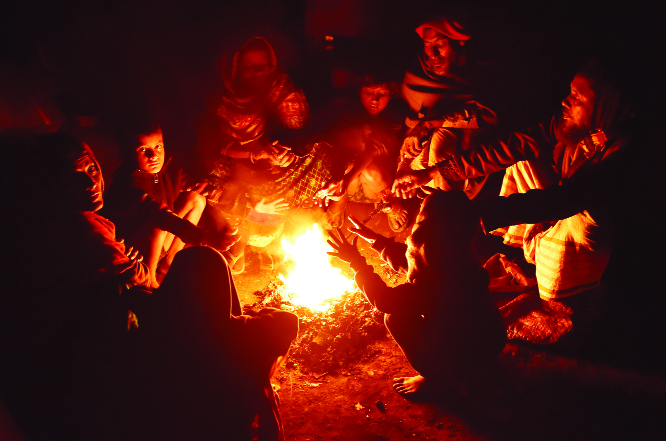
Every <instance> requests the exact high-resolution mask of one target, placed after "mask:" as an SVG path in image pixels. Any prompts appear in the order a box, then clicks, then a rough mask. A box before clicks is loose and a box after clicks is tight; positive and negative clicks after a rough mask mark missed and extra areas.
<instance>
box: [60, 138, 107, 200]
mask: <svg viewBox="0 0 666 441" xmlns="http://www.w3.org/2000/svg"><path fill="white" fill-rule="evenodd" d="M103 190H104V180H103V178H102V171H101V170H100V169H99V167H98V166H97V162H96V161H95V157H94V156H92V153H91V152H90V151H86V152H82V154H81V156H80V157H79V158H78V159H76V160H75V161H74V163H73V164H72V169H71V171H70V172H69V173H67V174H66V175H65V176H64V179H63V188H62V191H63V194H64V195H66V199H67V201H68V203H69V204H70V206H71V207H72V208H73V209H74V210H76V211H97V210H99V209H100V208H102V205H103V204H104V201H103V199H102V191H103Z"/></svg>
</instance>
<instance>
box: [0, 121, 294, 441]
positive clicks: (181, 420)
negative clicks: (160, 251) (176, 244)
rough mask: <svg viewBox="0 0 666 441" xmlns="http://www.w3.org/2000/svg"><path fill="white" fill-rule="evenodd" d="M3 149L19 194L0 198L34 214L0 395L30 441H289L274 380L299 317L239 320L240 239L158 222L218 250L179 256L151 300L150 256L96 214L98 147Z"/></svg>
mask: <svg viewBox="0 0 666 441" xmlns="http://www.w3.org/2000/svg"><path fill="white" fill-rule="evenodd" d="M2 147H3V150H4V149H5V148H11V149H12V150H14V151H15V152H17V153H16V154H15V155H12V156H13V157H12V158H9V159H10V160H11V161H12V164H13V166H12V167H10V168H11V174H12V181H13V182H14V183H15V184H17V185H18V188H19V189H20V191H18V192H14V193H12V194H9V195H6V194H5V195H3V198H12V199H16V200H15V201H14V202H15V203H16V204H19V206H21V207H22V208H23V210H22V211H21V212H20V214H18V215H17V216H15V217H13V218H12V220H11V221H12V228H13V231H15V233H16V235H15V237H13V238H11V239H10V240H9V241H8V243H10V244H11V245H12V254H13V256H14V259H13V263H12V266H11V271H7V272H4V271H5V269H3V279H4V281H5V283H6V290H5V291H4V292H3V296H2V299H1V301H2V308H0V322H1V323H2V324H3V332H2V334H1V335H0V348H2V351H0V361H1V362H2V366H3V369H4V370H3V372H4V374H5V375H3V376H2V379H0V391H1V392H2V394H3V396H2V400H3V402H4V403H5V404H7V406H8V408H9V409H10V412H12V414H13V416H14V418H15V421H16V423H17V424H18V426H19V428H20V429H21V430H22V431H23V433H24V434H25V435H26V438H29V439H100V438H109V439H149V438H160V439H183V438H193V439H213V438H218V439H239V440H248V441H249V440H250V439H260V440H279V439H283V431H282V426H281V421H280V416H279V409H278V408H277V402H276V399H275V396H274V393H273V390H272V387H271V385H270V376H271V375H272V373H273V372H274V370H275V369H276V368H277V367H278V366H279V364H280V363H281V362H282V361H283V360H284V357H285V356H286V354H287V351H288V349H289V346H290V344H291V342H292V340H293V339H294V338H295V337H296V334H297V332H298V317H297V316H295V315H294V314H292V313H289V312H286V311H279V310H275V309H270V308H268V309H265V310H261V311H259V312H257V313H253V314H252V315H242V309H241V304H240V300H239V298H238V294H237V292H236V289H235V286H234V282H233V279H232V277H231V275H230V272H229V268H228V266H227V263H226V261H225V260H224V258H223V257H222V255H221V254H220V252H219V251H217V250H216V249H218V250H225V249H227V248H228V247H230V246H231V245H232V244H233V243H234V242H235V241H236V240H237V237H236V236H235V235H234V234H233V231H232V230H230V229H227V230H225V231H221V232H215V233H208V232H205V231H201V230H199V229H197V228H196V227H195V226H194V225H192V224H191V223H190V222H188V221H187V220H184V219H181V218H179V217H178V216H176V215H175V214H173V213H170V212H168V211H160V213H162V215H163V216H164V217H166V218H168V219H169V223H170V224H171V225H172V226H173V227H174V229H172V230H171V231H172V232H174V233H176V234H177V235H178V236H179V237H181V238H183V239H185V240H186V242H188V243H191V244H193V245H212V246H213V247H214V248H216V249H213V248H211V247H209V246H193V247H190V248H188V249H185V250H182V251H181V252H179V253H178V254H177V255H176V257H175V258H174V261H173V265H172V267H171V269H170V271H169V273H168V274H167V275H166V277H165V279H164V281H163V283H162V284H161V286H160V288H158V289H155V290H152V289H150V288H149V286H151V276H150V273H149V271H148V268H147V266H146V264H145V263H144V262H143V261H142V257H141V256H140V255H139V254H138V253H137V252H136V250H134V249H133V248H131V247H127V246H126V245H125V243H124V242H123V241H122V240H120V241H119V240H117V239H116V237H115V227H114V224H113V223H112V222H110V221H109V220H107V219H105V218H104V217H102V216H100V215H99V214H97V212H98V211H99V210H100V209H101V208H102V206H103V202H104V199H103V191H104V180H103V177H102V174H101V171H100V169H99V166H98V164H97V161H96V159H95V156H94V155H93V153H92V151H91V150H90V149H89V148H88V146H87V145H85V144H84V143H82V142H81V141H79V140H78V139H76V138H74V137H72V136H67V135H63V134H50V135H41V136H37V137H34V138H28V139H20V140H10V141H8V143H7V144H5V143H4V142H3V145H2ZM3 179H4V178H3ZM44 210H45V211H44ZM109 415H112V416H113V423H112V424H110V423H109Z"/></svg>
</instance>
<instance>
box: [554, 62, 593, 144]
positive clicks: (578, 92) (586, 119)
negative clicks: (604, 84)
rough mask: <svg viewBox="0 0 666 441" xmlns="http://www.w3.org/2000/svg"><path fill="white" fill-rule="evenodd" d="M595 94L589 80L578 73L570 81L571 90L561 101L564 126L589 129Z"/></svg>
mask: <svg viewBox="0 0 666 441" xmlns="http://www.w3.org/2000/svg"><path fill="white" fill-rule="evenodd" d="M594 98H595V94H594V91H593V90H592V85H591V82H590V80H588V79H587V78H586V77H585V76H583V75H581V74H578V75H576V76H575V77H574V79H573V81H572V82H571V92H570V93H569V96H567V97H566V98H565V99H564V101H562V106H564V109H563V110H562V118H563V119H564V128H565V129H569V131H579V130H590V128H591V127H590V125H591V119H592V111H593V110H594Z"/></svg>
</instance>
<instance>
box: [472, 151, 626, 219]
mask: <svg viewBox="0 0 666 441" xmlns="http://www.w3.org/2000/svg"><path fill="white" fill-rule="evenodd" d="M613 149H614V150H615V151H614V152H613V153H611V154H609V155H608V156H607V157H606V158H605V159H604V160H602V161H599V162H597V163H596V164H593V165H591V166H590V167H588V168H585V169H579V170H578V171H577V172H576V173H575V174H574V175H573V176H571V177H570V178H568V179H564V180H563V181H562V183H561V185H552V186H550V187H547V188H544V189H538V190H530V191H528V192H526V193H515V194H512V195H510V196H508V197H499V196H498V197H495V198H489V199H484V200H479V201H473V203H474V204H475V206H476V208H477V210H478V211H479V214H480V215H481V219H482V221H483V226H484V229H485V230H486V231H491V230H494V229H496V228H500V227H506V226H510V225H518V224H523V223H531V224H535V223H541V222H550V221H555V220H560V219H566V218H568V217H570V216H573V215H575V214H577V213H581V212H583V211H585V210H588V211H590V214H591V215H592V217H595V214H594V211H595V210H597V209H599V208H601V207H603V208H606V209H607V208H611V209H613V208H614V209H615V210H618V208H619V207H621V205H622V200H623V199H622V198H623V195H627V194H630V193H631V192H630V189H629V187H630V186H631V183H630V182H627V181H628V179H626V178H625V176H626V175H627V173H626V170H627V169H628V168H630V164H631V161H632V155H631V154H630V153H631V152H629V149H626V148H617V146H614V147H613Z"/></svg>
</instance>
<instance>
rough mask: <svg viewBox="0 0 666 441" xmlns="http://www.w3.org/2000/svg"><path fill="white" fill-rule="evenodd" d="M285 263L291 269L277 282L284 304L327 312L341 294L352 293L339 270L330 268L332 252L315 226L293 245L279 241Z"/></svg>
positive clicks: (350, 284)
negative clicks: (287, 302) (283, 292)
mask: <svg viewBox="0 0 666 441" xmlns="http://www.w3.org/2000/svg"><path fill="white" fill-rule="evenodd" d="M282 248H283V250H284V251H285V252H286V256H285V260H286V261H292V262H293V263H294V268H293V269H292V270H291V271H289V274H288V275H287V277H284V276H283V275H282V274H281V275H280V276H279V277H280V280H282V282H283V283H284V285H285V288H284V290H285V293H286V295H287V296H288V300H289V301H290V302H291V303H292V304H295V305H302V306H307V307H308V308H310V309H311V310H313V311H319V312H324V311H328V310H329V309H330V308H331V306H332V304H333V303H334V302H335V301H339V299H340V298H341V297H342V294H344V293H345V292H353V291H354V282H353V281H351V280H349V279H348V278H347V277H345V276H344V275H343V274H342V272H341V271H340V269H339V268H335V267H333V266H331V263H330V256H329V255H328V254H326V253H327V252H328V251H332V248H331V247H330V246H329V245H328V244H327V243H326V238H325V237H324V235H323V234H322V231H321V229H320V228H319V225H318V224H314V225H313V226H312V228H310V229H308V230H307V231H306V232H305V233H304V234H303V235H301V236H299V237H297V238H296V240H295V241H294V243H293V244H292V243H290V242H289V241H288V240H287V239H282Z"/></svg>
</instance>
